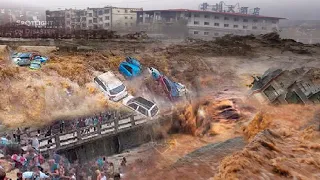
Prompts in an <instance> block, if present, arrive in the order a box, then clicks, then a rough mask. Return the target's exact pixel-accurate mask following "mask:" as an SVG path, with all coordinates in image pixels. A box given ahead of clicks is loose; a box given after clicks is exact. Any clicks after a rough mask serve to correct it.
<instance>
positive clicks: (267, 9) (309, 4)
mask: <svg viewBox="0 0 320 180" xmlns="http://www.w3.org/2000/svg"><path fill="white" fill-rule="evenodd" d="M0 1H13V2H15V3H17V4H19V5H24V6H30V7H44V8H45V9H58V8H61V9H64V8H86V7H102V6H107V5H112V6H119V7H137V8H140V7H142V8H144V9H170V8H186V9H198V5H199V4H200V3H203V2H208V3H209V4H215V3H218V2H220V0H208V1H206V0H42V1H41V0H0ZM225 2H226V4H230V5H234V4H236V3H238V2H239V3H240V6H248V7H249V8H254V7H260V8H261V11H260V12H261V13H260V14H261V15H269V16H280V17H285V18H288V19H298V20H320V13H319V8H320V0H225Z"/></svg>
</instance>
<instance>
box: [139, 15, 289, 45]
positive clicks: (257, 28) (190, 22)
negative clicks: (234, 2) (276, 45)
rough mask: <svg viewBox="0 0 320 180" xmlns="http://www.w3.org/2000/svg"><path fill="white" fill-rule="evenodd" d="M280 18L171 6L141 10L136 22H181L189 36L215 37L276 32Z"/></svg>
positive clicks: (148, 24)
mask: <svg viewBox="0 0 320 180" xmlns="http://www.w3.org/2000/svg"><path fill="white" fill-rule="evenodd" d="M280 19H283V18H279V17H268V16H260V15H253V14H242V13H232V12H216V11H203V10H188V9H170V10H150V11H139V12H138V19H137V24H138V25H141V26H146V27H148V28H151V29H152V28H157V27H159V26H162V27H163V26H165V25H171V24H177V23H180V24H181V26H183V25H184V26H186V28H187V29H188V35H189V36H190V37H194V38H205V39H212V38H216V37H219V36H223V35H226V34H234V35H248V34H263V33H269V32H272V31H277V30H278V29H279V28H278V24H279V20H280ZM182 22H185V23H184V24H183V23H182Z"/></svg>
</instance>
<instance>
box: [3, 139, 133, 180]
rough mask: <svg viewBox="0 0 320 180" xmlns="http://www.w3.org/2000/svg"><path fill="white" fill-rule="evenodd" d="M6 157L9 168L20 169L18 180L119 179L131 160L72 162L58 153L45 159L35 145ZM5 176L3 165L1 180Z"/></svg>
mask: <svg viewBox="0 0 320 180" xmlns="http://www.w3.org/2000/svg"><path fill="white" fill-rule="evenodd" d="M4 159H5V160H6V161H7V162H9V164H10V165H11V167H10V169H8V167H7V170H6V171H12V170H18V172H17V174H16V177H17V180H29V179H30V180H46V179H52V180H90V179H91V180H111V179H113V180H118V179H120V178H122V177H123V175H124V173H125V169H126V163H127V160H126V158H125V157H124V158H123V159H122V160H121V162H118V164H116V165H117V166H115V164H114V162H110V161H108V160H107V157H99V158H98V159H95V160H94V161H90V162H82V163H79V162H77V161H76V162H74V163H70V162H69V161H68V160H67V158H65V157H63V156H60V155H58V154H56V153H52V154H50V156H49V158H47V159H45V158H44V157H43V156H42V155H41V153H40V152H39V151H38V150H36V149H35V148H34V147H32V144H30V145H29V147H28V149H27V150H26V151H23V152H20V153H19V154H12V155H11V156H6V157H5V158H4ZM0 164H1V163H0ZM3 174H4V175H3ZM5 176H6V175H5V170H4V167H1V166H0V180H2V179H5V178H4V177H5ZM1 177H2V179H1ZM8 180H9V179H8Z"/></svg>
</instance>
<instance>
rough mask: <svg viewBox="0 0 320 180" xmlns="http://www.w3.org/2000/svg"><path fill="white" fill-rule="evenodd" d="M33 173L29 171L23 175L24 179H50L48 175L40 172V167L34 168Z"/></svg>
mask: <svg viewBox="0 0 320 180" xmlns="http://www.w3.org/2000/svg"><path fill="white" fill-rule="evenodd" d="M32 170H33V171H27V172H24V173H22V179H23V180H26V179H35V180H43V179H49V178H50V177H49V176H48V175H46V174H45V173H43V172H41V171H40V168H39V167H38V166H34V167H33V168H32Z"/></svg>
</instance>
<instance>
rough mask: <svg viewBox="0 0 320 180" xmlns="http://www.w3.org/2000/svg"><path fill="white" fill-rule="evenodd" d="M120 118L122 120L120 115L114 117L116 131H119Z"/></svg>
mask: <svg viewBox="0 0 320 180" xmlns="http://www.w3.org/2000/svg"><path fill="white" fill-rule="evenodd" d="M119 120H120V117H115V119H114V132H115V133H117V132H118V129H119Z"/></svg>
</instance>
